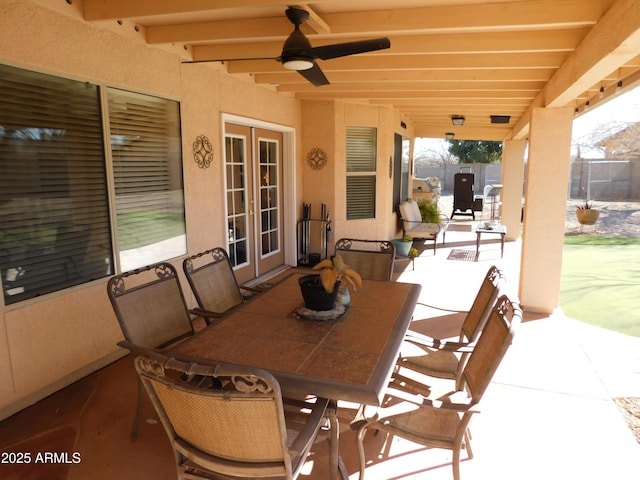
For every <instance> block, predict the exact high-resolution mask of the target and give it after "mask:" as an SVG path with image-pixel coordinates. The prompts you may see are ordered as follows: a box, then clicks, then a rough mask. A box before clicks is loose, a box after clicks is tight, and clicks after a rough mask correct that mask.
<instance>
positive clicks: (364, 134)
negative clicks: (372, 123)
mask: <svg viewBox="0 0 640 480" xmlns="http://www.w3.org/2000/svg"><path fill="white" fill-rule="evenodd" d="M376 133H377V131H376V129H375V128H373V127H347V172H375V171H376V149H377V146H376Z"/></svg>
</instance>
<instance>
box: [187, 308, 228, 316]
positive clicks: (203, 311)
mask: <svg viewBox="0 0 640 480" xmlns="http://www.w3.org/2000/svg"><path fill="white" fill-rule="evenodd" d="M189 313H190V314H192V315H197V316H198V317H204V318H222V317H223V316H224V315H223V314H222V313H217V312H212V311H211V310H207V309H204V308H200V307H196V308H192V309H190V310H189Z"/></svg>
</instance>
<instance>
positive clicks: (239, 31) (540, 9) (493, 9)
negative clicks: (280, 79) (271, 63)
mask: <svg viewBox="0 0 640 480" xmlns="http://www.w3.org/2000/svg"><path fill="white" fill-rule="evenodd" d="M613 1H614V0H564V1H563V2H558V1H557V0H528V1H522V2H508V3H488V4H478V5H475V4H471V5H469V4H463V5H448V6H436V7H420V8H404V9H402V8H398V9H393V10H377V11H367V12H348V13H328V14H324V15H323V16H322V18H323V20H324V22H326V24H327V25H328V26H329V27H330V29H331V33H332V34H333V35H336V36H348V37H354V36H357V35H364V36H371V35H380V34H383V35H387V36H393V35H396V34H411V33H420V32H422V33H425V32H429V33H463V32H472V31H474V32H500V31H503V32H504V31H507V30H511V31H513V30H517V31H523V32H524V31H529V30H536V29H538V30H540V29H542V30H548V29H563V28H565V29H567V28H580V27H591V26H593V25H594V24H595V23H596V22H597V21H598V19H599V18H600V17H601V16H602V15H603V13H604V12H605V11H606V9H607V8H608V7H609V5H610V4H611V3H612V2H613ZM131 3H135V2H131ZM175 3H179V2H175ZM118 18H119V17H118ZM282 19H283V20H284V24H285V25H287V24H288V26H289V27H290V26H291V24H290V23H289V22H288V20H287V19H286V17H285V16H284V14H283V15H282ZM408 19H410V21H408ZM275 20H276V18H275V17H270V18H252V19H239V20H229V19H227V20H225V21H211V22H206V21H205V22H199V23H183V24H165V25H159V26H153V25H151V26H148V27H147V41H148V42H149V43H183V42H194V43H206V42H210V41H213V40H221V39H224V38H229V39H241V38H245V39H251V38H256V37H262V36H267V37H268V36H270V35H271V36H276V37H279V36H282V35H283V33H282V31H280V30H277V29H273V27H270V28H267V27H266V26H265V27H262V28H260V27H259V24H260V22H264V23H265V24H270V23H272V22H273V21H275ZM248 25H253V26H255V27H256V28H258V29H259V30H262V31H264V32H265V35H256V33H255V32H254V31H252V30H251V29H248V28H247V26H248ZM221 30H222V31H224V32H229V33H231V34H232V35H230V36H227V37H225V36H224V34H222V35H221V33H220V31H221ZM290 30H291V28H289V31H290Z"/></svg>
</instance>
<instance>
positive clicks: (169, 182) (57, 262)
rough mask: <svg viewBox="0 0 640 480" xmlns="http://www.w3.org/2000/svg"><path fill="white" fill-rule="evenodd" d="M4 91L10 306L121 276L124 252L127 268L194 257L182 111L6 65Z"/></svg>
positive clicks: (2, 217)
mask: <svg viewBox="0 0 640 480" xmlns="http://www.w3.org/2000/svg"><path fill="white" fill-rule="evenodd" d="M0 91H1V92H2V95H1V96H0V279H1V280H2V291H3V297H4V303H5V305H11V304H14V303H17V302H19V301H22V300H27V299H31V298H35V297H38V296H40V295H44V294H48V293H52V292H56V291H59V290H62V289H65V288H68V287H71V286H75V285H79V284H82V283H86V282H89V281H92V280H95V279H99V278H102V277H105V276H108V275H112V274H113V273H115V262H114V261H113V259H114V251H116V252H119V255H118V258H119V259H120V271H122V270H123V269H130V268H135V267H137V266H141V265H147V264H149V263H153V262H156V261H160V260H166V259H169V258H173V257H176V256H178V255H181V254H184V253H186V239H185V222H184V195H183V183H182V159H181V140H180V112H179V105H178V103H177V102H175V101H169V100H164V99H158V98H155V97H150V96H146V95H139V94H133V93H129V92H125V91H122V90H116V89H108V92H106V91H101V89H100V87H98V86H97V85H93V84H90V83H87V82H78V81H73V80H68V79H64V78H59V77H55V76H51V75H44V74H40V73H36V72H30V71H27V70H22V69H18V68H12V67H8V66H3V65H0ZM101 94H107V95H108V97H107V99H108V102H107V105H108V109H109V111H110V113H109V112H102V111H101V104H102V103H103V102H101ZM105 120H106V121H108V122H110V123H111V125H110V130H111V151H112V158H111V157H107V156H106V155H105V149H104V146H105V133H104V132H105V128H103V121H105ZM110 160H113V172H114V182H113V184H114V188H115V193H113V192H111V195H113V196H114V197H115V199H116V205H115V206H114V208H115V209H116V213H117V215H116V216H117V225H115V226H112V225H111V218H112V214H111V210H110V206H109V197H110V196H111V195H110V191H109V188H110V184H111V183H110V182H109V181H108V180H109V177H108V173H107V172H108V171H107V168H106V165H107V164H108V163H107V161H110ZM113 231H115V232H117V235H115V236H114V235H113V234H112V232H113ZM114 237H115V238H117V240H118V245H119V247H118V248H115V249H114V247H113V238H114Z"/></svg>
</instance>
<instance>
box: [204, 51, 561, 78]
mask: <svg viewBox="0 0 640 480" xmlns="http://www.w3.org/2000/svg"><path fill="white" fill-rule="evenodd" d="M568 56H569V54H568V53H565V52H549V53H530V54H516V53H506V54H501V55H491V54H486V55H485V54H475V55H375V54H373V55H354V56H351V57H345V58H335V59H332V60H327V61H319V62H318V64H319V65H320V66H321V68H322V70H323V71H324V72H325V73H329V72H332V71H338V70H352V71H354V70H394V69H400V70H420V69H423V70H436V69H443V70H451V69H459V70H473V69H482V70H486V69H491V68H496V69H513V68H536V69H539V68H558V67H559V66H560V65H562V63H563V62H564V61H565V60H566V59H567V57H568ZM194 60H201V58H199V57H198V58H196V53H195V52H194ZM227 68H228V72H229V73H256V72H274V71H276V72H277V71H278V70H282V68H283V67H282V65H279V64H278V63H277V62H273V61H272V60H247V61H239V62H229V63H228V64H227ZM329 81H331V79H329Z"/></svg>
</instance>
